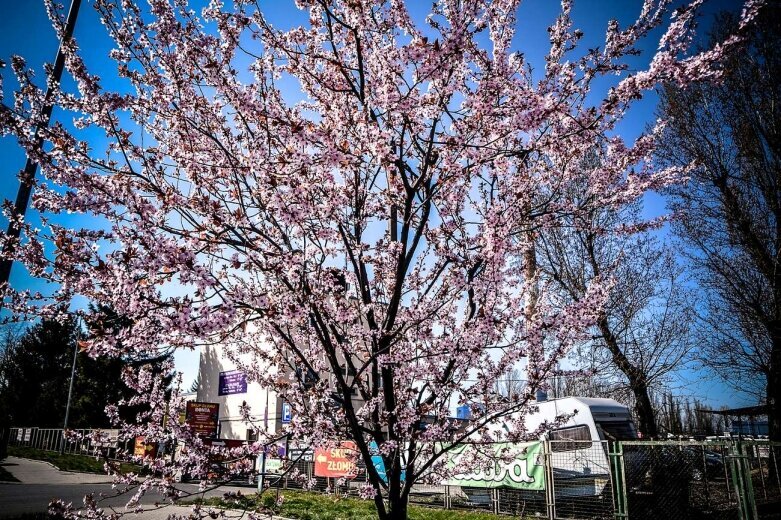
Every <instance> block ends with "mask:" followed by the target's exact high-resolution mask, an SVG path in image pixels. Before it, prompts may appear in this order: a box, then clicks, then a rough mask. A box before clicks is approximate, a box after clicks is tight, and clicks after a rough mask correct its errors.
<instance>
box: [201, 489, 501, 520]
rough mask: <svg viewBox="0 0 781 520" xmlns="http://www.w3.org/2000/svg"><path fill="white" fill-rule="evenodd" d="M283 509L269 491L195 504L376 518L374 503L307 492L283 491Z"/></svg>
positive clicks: (437, 516) (413, 510)
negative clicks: (277, 504) (276, 505)
mask: <svg viewBox="0 0 781 520" xmlns="http://www.w3.org/2000/svg"><path fill="white" fill-rule="evenodd" d="M279 494H280V496H283V497H284V500H283V501H282V505H281V506H278V507H275V506H274V502H275V499H276V492H275V491H274V490H270V491H267V492H266V493H264V494H263V495H262V496H261V495H258V494H257V493H253V494H251V495H242V496H241V497H238V498H230V499H228V498H207V499H199V500H197V501H196V502H197V503H199V504H203V505H208V506H217V507H224V508H235V509H244V510H247V511H263V512H267V511H268V512H270V511H273V512H274V514H277V515H280V516H285V517H288V518H296V519H300V520H365V519H375V518H377V514H376V511H375V509H374V502H372V501H370V500H361V499H358V498H345V497H335V496H333V495H323V494H320V493H308V492H305V491H295V490H290V489H286V490H280V491H279ZM409 518H410V520H448V519H454V520H498V519H502V518H507V517H500V516H497V515H493V514H490V513H481V512H478V511H453V510H445V509H430V508H427V507H420V506H415V505H411V504H410V506H409Z"/></svg>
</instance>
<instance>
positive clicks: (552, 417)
mask: <svg viewBox="0 0 781 520" xmlns="http://www.w3.org/2000/svg"><path fill="white" fill-rule="evenodd" d="M535 406H536V408H537V410H536V411H535V412H533V413H529V414H527V415H526V416H525V417H524V423H525V426H526V429H527V431H530V432H531V431H534V430H537V429H538V428H540V427H541V426H542V427H543V428H545V432H544V433H542V434H541V436H540V440H541V441H543V442H546V448H545V451H546V452H547V453H549V455H548V457H547V463H548V464H549V465H550V466H549V473H548V476H547V477H546V485H548V486H549V485H550V477H551V476H552V477H553V489H552V490H550V489H549V490H548V492H553V493H555V495H556V497H559V498H561V497H573V498H575V497H588V496H598V495H601V494H602V493H603V490H604V489H605V487H606V486H608V484H609V483H610V481H611V475H610V459H609V450H610V445H609V442H610V441H626V440H636V439H637V438H638V435H637V429H636V428H635V425H634V422H633V421H632V417H631V414H630V412H629V408H627V407H626V406H624V405H622V404H621V403H619V402H617V401H615V400H613V399H603V398H591V397H562V398H559V399H550V400H539V401H538V402H537V403H536V404H535ZM506 422H507V423H509V422H510V420H508V421H506ZM546 425H547V426H546ZM491 429H492V430H493V431H494V432H495V433H496V434H497V435H496V436H497V437H499V438H501V436H502V433H501V432H502V430H505V431H509V424H504V423H499V424H495V425H493V426H492V427H491ZM545 462H546V461H543V460H538V461H537V462H536V464H538V465H542V464H544V463H545ZM625 463H626V464H625V470H626V478H627V480H628V481H629V483H631V482H632V481H633V480H635V478H636V475H634V473H636V472H635V471H634V470H633V468H634V466H637V464H634V463H633V461H630V460H625ZM464 491H465V492H466V494H467V495H468V496H469V497H470V500H471V501H473V502H481V499H482V498H483V497H482V495H484V494H485V490H478V489H469V490H467V489H464ZM521 493H522V494H526V492H525V491H524V490H523V489H521Z"/></svg>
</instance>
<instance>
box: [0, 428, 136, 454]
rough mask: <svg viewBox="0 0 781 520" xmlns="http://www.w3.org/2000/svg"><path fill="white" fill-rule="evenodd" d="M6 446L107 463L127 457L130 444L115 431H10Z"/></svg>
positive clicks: (89, 429)
mask: <svg viewBox="0 0 781 520" xmlns="http://www.w3.org/2000/svg"><path fill="white" fill-rule="evenodd" d="M8 445H9V446H18V447H27V448H33V449H37V450H44V451H56V452H59V453H67V454H73V455H89V456H96V455H104V456H107V457H108V458H110V459H116V458H121V457H122V454H123V453H127V448H128V447H130V441H126V440H125V441H122V440H120V437H119V430H116V429H95V428H87V429H73V430H68V434H66V433H65V432H64V431H63V429H62V428H35V427H30V428H11V429H10V435H9V439H8Z"/></svg>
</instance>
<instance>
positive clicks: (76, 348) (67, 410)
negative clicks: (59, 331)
mask: <svg viewBox="0 0 781 520" xmlns="http://www.w3.org/2000/svg"><path fill="white" fill-rule="evenodd" d="M80 339H81V317H78V318H76V338H75V341H74V342H73V343H74V345H73V364H72V365H71V380H70V384H69V385H68V401H67V403H66V404H65V420H64V421H63V423H62V442H61V443H60V453H62V452H63V451H64V450H65V430H67V429H68V418H69V416H70V412H71V397H72V396H73V380H74V379H76V360H77V356H78V354H79V340H80Z"/></svg>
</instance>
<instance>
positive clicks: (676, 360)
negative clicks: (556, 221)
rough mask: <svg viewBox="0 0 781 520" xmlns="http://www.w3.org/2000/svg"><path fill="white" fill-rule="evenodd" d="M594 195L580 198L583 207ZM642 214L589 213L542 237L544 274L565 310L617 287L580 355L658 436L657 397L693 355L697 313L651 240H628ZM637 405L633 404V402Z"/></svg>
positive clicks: (665, 254)
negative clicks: (602, 283) (593, 292)
mask: <svg viewBox="0 0 781 520" xmlns="http://www.w3.org/2000/svg"><path fill="white" fill-rule="evenodd" d="M587 196H588V195H587V192H583V193H581V194H578V195H577V196H575V197H572V199H573V204H579V203H581V200H582V198H583V197H587ZM638 210H639V208H637V207H634V208H631V209H630V210H628V211H626V212H622V213H617V212H610V211H607V212H606V211H596V212H584V213H581V214H580V215H579V216H578V217H574V218H573V219H572V220H571V221H570V222H569V223H568V224H569V225H567V226H560V227H557V228H555V229H553V230H550V231H546V232H544V233H541V234H540V235H539V243H538V252H539V257H540V268H541V271H542V272H543V273H544V275H543V276H544V277H546V278H547V279H548V280H549V282H550V283H551V284H553V286H554V287H555V288H556V289H558V291H559V294H560V296H561V298H562V304H563V305H565V304H568V303H569V302H572V301H579V300H580V299H582V298H583V297H584V295H585V288H586V287H587V286H588V284H589V283H590V282H591V281H593V280H595V279H601V280H610V282H611V285H610V289H609V295H608V299H607V303H606V305H605V308H604V310H603V312H602V313H601V314H600V316H599V318H598V320H597V324H596V327H595V330H594V332H595V334H594V338H593V342H590V343H587V344H586V345H585V346H583V347H581V348H580V349H579V350H578V352H576V354H577V357H579V358H580V361H581V362H582V363H585V364H586V365H587V366H588V367H590V368H591V369H593V370H596V371H597V373H598V374H599V375H600V376H601V378H603V385H604V380H610V381H614V382H615V381H620V382H622V383H624V384H625V385H626V387H628V390H629V392H628V394H630V395H631V398H630V399H629V401H631V402H633V406H634V412H635V415H636V417H637V419H638V422H639V427H640V431H641V432H643V434H645V435H646V436H651V437H654V436H656V435H657V425H656V421H655V418H654V408H653V406H652V402H651V398H650V390H651V388H652V387H654V386H655V385H659V384H660V383H661V382H663V381H665V380H666V379H667V377H668V376H669V375H670V373H671V372H672V371H673V370H675V369H676V368H678V367H679V366H680V364H681V363H682V361H683V360H684V359H685V358H686V356H687V353H688V352H689V350H690V343H689V341H688V323H689V318H688V314H689V309H688V305H687V302H686V298H685V292H684V290H683V287H682V284H681V281H680V275H681V273H680V269H679V267H678V266H677V265H676V262H675V260H674V258H673V257H672V255H671V253H670V252H669V251H668V250H667V249H665V248H664V247H662V246H660V244H659V243H658V241H657V240H656V239H654V238H653V237H652V236H651V235H649V234H647V233H646V234H641V235H637V236H630V235H628V234H626V233H624V232H623V230H624V228H625V227H626V226H627V225H631V223H632V222H634V221H636V217H637V214H638ZM628 397H629V396H628Z"/></svg>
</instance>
